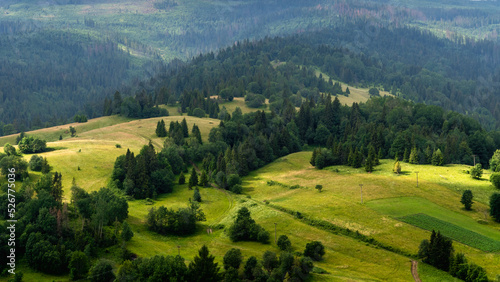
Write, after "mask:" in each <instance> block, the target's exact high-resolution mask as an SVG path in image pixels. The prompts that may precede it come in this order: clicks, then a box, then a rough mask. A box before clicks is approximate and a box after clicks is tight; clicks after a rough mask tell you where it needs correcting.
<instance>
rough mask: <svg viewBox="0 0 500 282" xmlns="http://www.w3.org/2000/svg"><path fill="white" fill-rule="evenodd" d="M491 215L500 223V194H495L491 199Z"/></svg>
mask: <svg viewBox="0 0 500 282" xmlns="http://www.w3.org/2000/svg"><path fill="white" fill-rule="evenodd" d="M490 215H491V216H492V217H493V218H494V219H495V221H496V222H500V194H499V193H493V195H491V197H490Z"/></svg>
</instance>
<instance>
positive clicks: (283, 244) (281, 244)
mask: <svg viewBox="0 0 500 282" xmlns="http://www.w3.org/2000/svg"><path fill="white" fill-rule="evenodd" d="M278 248H280V250H282V251H289V250H290V249H291V248H292V243H291V242H290V239H288V236H286V235H281V236H280V237H279V238H278Z"/></svg>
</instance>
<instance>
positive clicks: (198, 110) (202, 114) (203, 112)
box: [192, 108, 207, 118]
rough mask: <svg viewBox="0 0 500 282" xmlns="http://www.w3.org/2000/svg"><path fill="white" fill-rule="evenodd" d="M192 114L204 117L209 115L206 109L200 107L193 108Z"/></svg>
mask: <svg viewBox="0 0 500 282" xmlns="http://www.w3.org/2000/svg"><path fill="white" fill-rule="evenodd" d="M192 115H193V116H195V117H199V118H204V117H205V116H206V115H207V113H205V111H204V110H202V109H200V108H196V109H194V110H193V114H192Z"/></svg>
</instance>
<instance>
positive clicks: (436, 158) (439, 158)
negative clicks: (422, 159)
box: [432, 149, 444, 166]
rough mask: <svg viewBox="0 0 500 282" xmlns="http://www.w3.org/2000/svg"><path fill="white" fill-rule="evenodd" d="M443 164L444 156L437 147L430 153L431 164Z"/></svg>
mask: <svg viewBox="0 0 500 282" xmlns="http://www.w3.org/2000/svg"><path fill="white" fill-rule="evenodd" d="M443 164H444V156H443V153H441V150H440V149H437V150H435V151H434V153H433V154H432V165H435V166H442V165H443Z"/></svg>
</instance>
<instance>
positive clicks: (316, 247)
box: [304, 241, 325, 261]
mask: <svg viewBox="0 0 500 282" xmlns="http://www.w3.org/2000/svg"><path fill="white" fill-rule="evenodd" d="M324 255H325V247H324V246H323V244H322V243H321V242H319V241H312V242H311V243H307V244H306V249H305V250H304V256H306V257H310V258H311V259H313V260H316V261H319V260H321V259H322V258H323V256H324Z"/></svg>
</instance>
